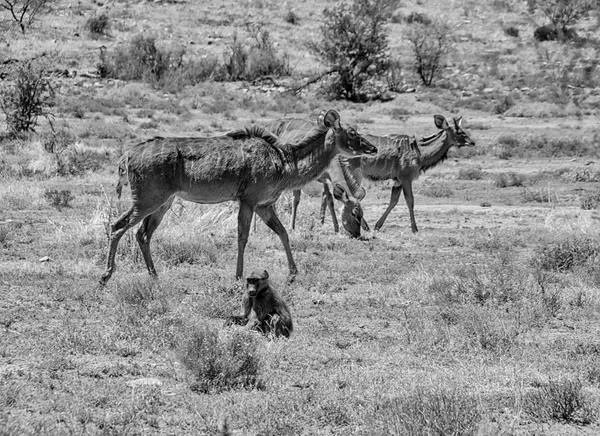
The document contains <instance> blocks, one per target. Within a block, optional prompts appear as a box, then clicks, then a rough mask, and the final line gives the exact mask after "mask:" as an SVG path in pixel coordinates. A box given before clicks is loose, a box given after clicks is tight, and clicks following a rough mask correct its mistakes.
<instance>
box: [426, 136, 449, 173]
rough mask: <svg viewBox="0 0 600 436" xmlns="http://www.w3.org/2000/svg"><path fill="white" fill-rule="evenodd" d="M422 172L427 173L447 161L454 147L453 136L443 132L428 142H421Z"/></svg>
mask: <svg viewBox="0 0 600 436" xmlns="http://www.w3.org/2000/svg"><path fill="white" fill-rule="evenodd" d="M419 145H420V147H419V148H420V150H421V171H425V170H427V169H429V168H431V167H434V166H436V165H437V164H438V163H440V162H441V161H443V160H444V159H446V157H447V155H448V150H450V147H452V146H453V145H454V140H453V138H452V135H451V134H449V133H448V131H447V130H443V131H442V132H440V134H439V135H436V136H434V137H433V138H432V139H429V140H428V141H424V142H421V144H419Z"/></svg>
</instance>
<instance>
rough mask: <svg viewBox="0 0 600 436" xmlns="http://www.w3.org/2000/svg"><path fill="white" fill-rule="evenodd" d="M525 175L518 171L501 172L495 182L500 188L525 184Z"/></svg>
mask: <svg viewBox="0 0 600 436" xmlns="http://www.w3.org/2000/svg"><path fill="white" fill-rule="evenodd" d="M524 182H525V176H523V175H522V174H517V173H513V172H510V173H500V174H498V175H496V177H495V180H494V184H495V185H496V187H498V188H510V187H512V186H523V183H524Z"/></svg>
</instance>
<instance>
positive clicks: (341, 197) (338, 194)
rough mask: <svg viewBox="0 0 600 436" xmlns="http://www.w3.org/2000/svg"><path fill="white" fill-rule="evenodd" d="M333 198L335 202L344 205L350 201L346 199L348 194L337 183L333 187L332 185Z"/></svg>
mask: <svg viewBox="0 0 600 436" xmlns="http://www.w3.org/2000/svg"><path fill="white" fill-rule="evenodd" d="M333 197H334V198H335V199H336V200H338V201H342V202H344V203H346V202H348V201H349V200H350V198H349V197H348V192H347V191H346V188H344V187H343V186H342V185H340V184H339V183H336V184H335V185H333Z"/></svg>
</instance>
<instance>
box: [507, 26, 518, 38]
mask: <svg viewBox="0 0 600 436" xmlns="http://www.w3.org/2000/svg"><path fill="white" fill-rule="evenodd" d="M504 33H505V34H506V35H508V36H512V37H513V38H518V37H519V29H518V28H517V27H514V26H509V27H505V28H504Z"/></svg>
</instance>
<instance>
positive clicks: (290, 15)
mask: <svg viewBox="0 0 600 436" xmlns="http://www.w3.org/2000/svg"><path fill="white" fill-rule="evenodd" d="M283 21H285V22H286V23H290V24H298V22H299V21H300V17H298V14H296V13H295V12H294V11H292V10H291V9H289V10H288V11H287V12H286V14H285V16H284V17H283Z"/></svg>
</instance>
